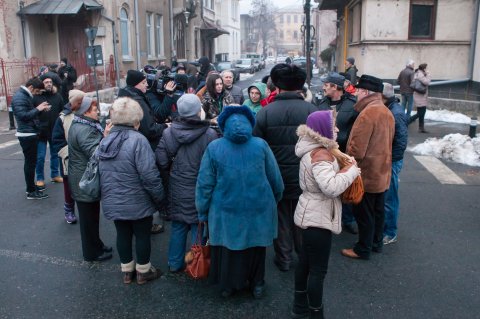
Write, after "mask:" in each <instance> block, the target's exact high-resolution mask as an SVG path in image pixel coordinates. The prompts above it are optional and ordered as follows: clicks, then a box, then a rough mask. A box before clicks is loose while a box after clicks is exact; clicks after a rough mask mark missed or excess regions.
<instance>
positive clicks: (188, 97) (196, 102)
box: [177, 94, 202, 117]
mask: <svg viewBox="0 0 480 319" xmlns="http://www.w3.org/2000/svg"><path fill="white" fill-rule="evenodd" d="M201 108H202V102H200V99H199V98H198V96H197V95H195V94H184V95H182V96H181V97H180V98H179V99H178V101H177V110H178V114H180V116H183V117H193V116H197V115H198V113H199V112H200V109H201Z"/></svg>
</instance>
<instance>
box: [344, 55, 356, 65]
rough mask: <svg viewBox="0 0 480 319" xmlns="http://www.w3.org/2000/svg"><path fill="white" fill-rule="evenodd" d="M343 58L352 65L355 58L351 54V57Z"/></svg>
mask: <svg viewBox="0 0 480 319" xmlns="http://www.w3.org/2000/svg"><path fill="white" fill-rule="evenodd" d="M345 60H347V61H348V62H349V63H350V64H352V65H353V64H355V58H354V57H352V56H351V57H348V58H346V59H345Z"/></svg>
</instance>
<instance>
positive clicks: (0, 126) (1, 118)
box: [0, 111, 16, 135]
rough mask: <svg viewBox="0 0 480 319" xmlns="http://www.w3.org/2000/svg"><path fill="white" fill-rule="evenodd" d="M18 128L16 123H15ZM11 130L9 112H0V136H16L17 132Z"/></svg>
mask: <svg viewBox="0 0 480 319" xmlns="http://www.w3.org/2000/svg"><path fill="white" fill-rule="evenodd" d="M15 126H16V123H15ZM9 128H10V121H9V119H8V112H7V111H0V134H1V135H5V134H12V135H14V134H15V132H16V130H9Z"/></svg>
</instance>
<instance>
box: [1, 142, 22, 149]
mask: <svg viewBox="0 0 480 319" xmlns="http://www.w3.org/2000/svg"><path fill="white" fill-rule="evenodd" d="M18 143H19V142H18V140H13V141H8V142H5V143H2V144H0V150H1V149H4V148H7V147H10V146H12V145H17V144H18Z"/></svg>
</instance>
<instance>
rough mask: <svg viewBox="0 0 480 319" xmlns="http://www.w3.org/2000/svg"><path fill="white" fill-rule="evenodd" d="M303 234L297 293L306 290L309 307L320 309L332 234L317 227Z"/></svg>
mask: <svg viewBox="0 0 480 319" xmlns="http://www.w3.org/2000/svg"><path fill="white" fill-rule="evenodd" d="M301 232H302V248H301V250H300V255H299V258H298V259H299V261H298V265H297V268H296V269H295V291H305V290H306V291H307V294H308V303H309V306H310V307H312V308H320V307H321V306H322V304H323V280H324V279H325V275H326V274H327V270H328V259H329V258H330V250H331V248H332V232H331V231H330V230H328V229H323V228H315V227H310V228H307V229H303V230H301Z"/></svg>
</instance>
